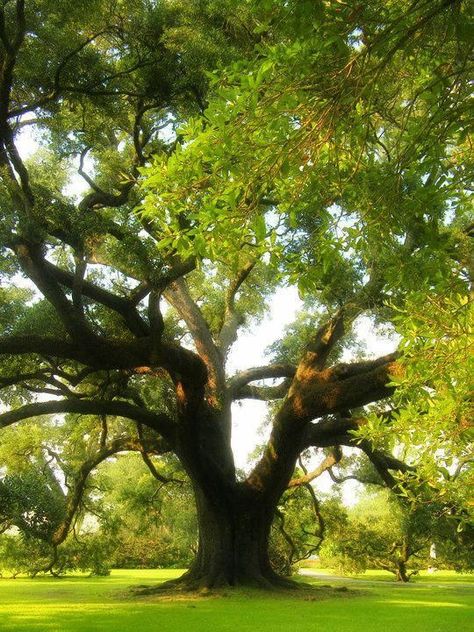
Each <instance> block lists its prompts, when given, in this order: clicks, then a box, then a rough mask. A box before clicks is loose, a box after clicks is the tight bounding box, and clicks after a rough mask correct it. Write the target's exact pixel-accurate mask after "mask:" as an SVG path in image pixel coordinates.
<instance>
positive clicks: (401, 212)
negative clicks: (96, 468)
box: [0, 0, 470, 586]
mask: <svg viewBox="0 0 474 632" xmlns="http://www.w3.org/2000/svg"><path fill="white" fill-rule="evenodd" d="M468 22H469V21H468V17H467V15H466V9H465V6H464V3H462V2H459V1H456V0H451V1H448V0H437V1H436V2H430V3H425V2H413V3H408V2H402V3H397V4H396V5H394V4H393V3H391V2H384V1H382V0H377V1H375V0H374V1H373V2H369V3H366V5H364V7H362V6H361V7H358V8H356V9H354V8H353V7H351V6H350V5H348V4H341V3H324V2H321V3H307V2H304V3H300V2H295V3H293V2H276V1H275V2H273V1H272V2H264V3H261V4H260V3H259V6H258V7H257V6H255V5H254V4H253V3H250V2H248V3H238V4H237V3H235V2H233V1H232V0H226V1H225V0H222V1H216V2H212V3H209V5H206V6H203V4H202V3H199V2H196V3H194V2H192V1H189V2H188V1H183V2H179V3H176V2H160V3H154V2H151V1H150V2H148V1H146V0H135V1H133V0H125V1H123V2H116V3H112V4H110V2H107V3H105V2H101V1H100V0H91V1H90V2H84V3H81V4H80V5H77V6H76V5H74V6H73V5H72V4H71V3H70V2H66V1H61V2H54V3H52V2H48V1H47V0H45V1H40V0H37V1H33V0H31V1H30V2H28V1H26V2H25V1H24V0H16V1H15V2H13V1H8V0H7V1H6V2H4V3H3V4H2V5H1V7H0V43H1V48H0V51H1V52H0V63H1V76H0V103H1V106H0V170H1V178H2V185H1V186H2V197H1V206H2V212H3V215H4V222H3V225H2V231H1V239H2V260H1V265H2V271H3V289H2V293H3V296H2V298H3V306H2V324H3V327H4V333H3V336H2V338H1V339H0V355H1V358H2V378H1V379H2V382H1V384H2V386H3V389H4V393H5V395H4V402H5V403H6V404H7V405H8V407H9V410H8V411H7V412H4V413H2V414H1V415H0V426H3V427H5V426H9V425H11V424H13V423H16V422H18V421H21V420H23V419H27V418H30V417H38V416H42V415H52V414H59V413H70V414H78V415H94V416H95V417H94V418H95V419H104V418H105V419H106V424H108V419H109V418H110V417H112V418H118V420H119V423H125V421H124V420H129V422H130V421H131V422H132V426H129V427H130V428H131V427H133V424H135V425H136V430H135V428H134V429H133V431H132V432H133V437H135V436H138V433H139V432H141V433H143V428H144V427H146V428H147V433H149V434H150V435H151V440H153V441H158V442H159V444H160V445H161V446H162V450H163V451H172V452H173V453H174V454H176V456H177V457H178V459H179V461H180V463H181V464H182V467H183V469H184V470H185V472H186V473H187V475H188V476H189V478H190V479H191V481H192V486H193V491H194V494H195V499H196V507H197V515H198V525H199V544H198V550H197V555H196V559H195V561H194V563H193V565H192V567H191V569H190V571H189V573H188V575H187V577H186V581H187V582H188V584H189V585H191V586H214V585H217V584H222V583H223V584H232V585H233V584H236V583H241V582H255V583H258V584H260V585H264V586H270V585H274V584H276V583H279V578H278V576H277V574H276V573H275V571H274V570H273V569H272V568H271V564H270V561H269V557H268V551H267V548H268V539H269V533H270V529H271V524H272V521H273V516H274V513H275V509H276V506H277V503H278V501H279V498H280V497H281V495H282V494H283V493H284V491H285V489H287V487H288V486H289V485H290V486H295V485H298V484H299V483H298V482H297V481H298V480H299V482H305V483H307V482H309V481H310V480H312V478H313V477H314V476H315V475H316V474H317V473H318V472H320V471H321V468H322V469H325V468H329V467H332V466H333V465H335V464H336V462H337V460H338V459H340V455H341V454H342V453H341V451H340V448H339V446H341V445H349V446H353V447H358V448H359V449H360V450H362V451H363V452H365V454H366V455H367V456H368V457H369V459H370V460H371V462H372V463H373V465H374V466H375V468H376V470H377V472H378V474H379V476H380V477H381V478H382V480H383V481H384V482H385V484H386V485H388V486H389V487H391V488H398V487H399V482H398V479H397V472H401V473H404V474H405V481H404V484H403V485H402V488H405V487H407V486H410V485H415V484H417V481H418V479H417V476H416V475H414V474H413V467H414V465H415V463H416V456H417V455H416V451H412V452H411V453H410V450H409V449H408V448H409V446H410V434H409V431H407V430H405V432H404V434H400V433H399V432H398V430H399V428H398V427H397V423H396V420H397V419H399V418H400V417H399V416H398V417H397V415H396V414H395V415H394V414H393V412H394V411H393V408H392V407H391V406H390V404H389V403H387V405H386V406H384V409H385V410H383V415H382V417H381V416H380V414H379V415H378V416H375V417H374V416H371V417H368V416H367V415H368V413H369V410H367V409H366V408H365V407H366V406H368V405H370V404H374V403H376V402H380V401H381V400H385V399H386V398H388V397H390V396H391V395H392V394H393V392H394V389H395V387H396V384H397V381H396V379H395V381H394V378H397V376H398V383H400V381H401V376H402V375H403V373H402V370H401V368H400V359H399V354H397V353H394V354H391V355H389V356H385V357H382V358H377V359H371V358H366V359H361V360H360V361H358V362H353V363H346V362H339V361H338V359H337V358H338V355H339V354H340V353H341V346H343V345H344V343H345V336H346V334H347V332H349V331H350V330H351V326H352V323H353V322H354V320H355V319H356V317H357V316H359V315H360V314H365V313H372V314H373V313H376V314H377V317H378V318H379V319H380V320H381V321H383V322H385V323H388V324H391V323H393V322H394V321H395V315H396V314H399V313H400V312H399V311H397V310H400V309H402V310H403V309H406V308H407V306H409V300H412V298H413V297H415V298H416V300H418V301H420V302H421V301H423V299H424V297H426V296H427V295H430V296H431V295H434V296H436V297H443V296H445V295H448V294H449V295H461V296H462V297H464V296H466V295H467V292H468V290H469V283H470V278H469V268H468V262H467V259H466V250H467V249H466V246H465V244H466V241H467V239H468V231H467V223H466V217H467V213H468V210H467V202H466V186H467V184H466V183H467V182H468V169H469V167H470V162H469V160H468V159H466V160H464V158H465V154H466V152H467V149H468V148H469V142H470V141H469V137H468V131H469V128H468V119H467V107H466V103H467V98H468V96H469V89H468V87H467V86H468V83H467V76H468V71H469V68H468V59H469V56H468V54H469V51H468V50H467V49H468V46H467V39H468V38H467V37H466V24H468ZM58 24H60V25H61V28H58ZM222 51H225V52H222ZM219 64H221V65H223V64H226V66H227V67H226V69H225V70H222V69H221V70H220V71H219V73H218V75H217V76H218V77H219V79H218V80H217V81H216V82H215V83H214V84H213V87H212V93H210V92H208V87H209V86H208V72H209V71H210V70H213V69H214V68H216V66H218V65H219ZM193 114H194V115H197V116H198V118H196V117H194V118H192V115H193ZM183 123H185V124H186V125H184V126H183V125H182V124H183ZM26 126H27V127H30V129H31V130H35V132H36V133H37V134H38V135H39V134H41V137H42V142H43V145H44V146H45V148H46V150H45V151H44V152H43V154H42V157H41V158H40V157H38V158H37V159H35V160H31V161H30V162H29V163H28V162H27V161H25V160H23V159H22V157H21V153H20V151H19V150H18V143H17V140H18V134H19V131H20V130H22V129H25V127H26ZM176 130H179V131H178V132H177V133H176ZM152 156H155V158H153V157H152ZM73 165H74V166H75V167H76V169H77V171H78V173H79V175H80V176H81V177H82V179H83V180H84V181H85V182H86V183H87V186H88V187H89V189H88V190H87V191H86V192H85V193H84V194H77V195H76V196H75V195H74V193H72V192H71V190H70V189H69V193H68V184H69V182H70V180H69V178H68V173H69V169H68V167H72V166H73ZM141 174H143V176H144V179H145V189H140V188H138V187H137V186H136V185H137V183H138V181H139V179H140V177H141ZM144 198H145V199H144ZM20 278H21V279H26V280H27V281H28V283H26V284H25V283H23V285H24V286H25V288H26V290H22V289H20V290H19V289H18V286H20V288H21V287H23V285H22V284H21V283H20V281H19V279H20ZM288 282H290V283H298V286H299V288H300V291H301V292H302V293H303V294H304V295H305V297H306V301H307V304H308V309H309V310H310V311H311V314H312V319H313V320H312V325H311V321H309V322H308V326H307V327H306V328H303V329H302V332H301V333H302V336H304V338H302V341H301V342H302V344H301V345H300V346H299V348H300V350H301V351H300V355H299V356H298V357H297V358H294V359H292V360H291V362H284V363H282V362H272V361H270V363H269V364H268V365H267V366H264V367H256V368H252V367H251V368H248V369H246V370H244V371H242V372H239V373H237V374H235V375H230V376H229V375H228V371H227V370H226V363H227V358H228V354H229V351H230V349H231V347H232V345H233V344H234V343H235V341H236V340H237V337H238V334H239V331H240V330H241V328H242V325H243V324H244V322H245V320H246V319H247V324H249V323H250V322H251V320H250V319H251V318H252V317H253V316H255V315H258V316H259V317H261V315H262V314H264V313H265V310H266V309H267V302H266V299H267V298H268V296H269V294H270V293H271V292H272V291H273V290H274V289H275V288H276V287H277V286H278V285H279V284H282V283H288ZM30 288H34V289H30ZM162 304H163V305H164V304H166V306H167V307H166V310H165V309H163V310H162V309H161V306H162ZM462 304H463V305H465V306H466V310H467V306H468V305H469V303H468V302H467V301H465V300H464V299H463V302H462ZM461 311H462V312H463V314H464V313H465V312H464V307H463V309H462V310H461ZM456 314H458V312H456ZM435 342H436V341H435ZM428 348H429V347H428ZM425 351H426V349H425ZM466 351H467V350H466V348H465V347H462V346H459V347H457V350H456V354H457V357H458V358H459V359H460V360H462V361H463V360H464V354H465V353H466ZM273 378H281V379H282V381H281V383H279V384H277V385H274V386H271V385H270V386H269V385H268V383H263V384H262V383H261V382H259V381H261V380H268V379H273ZM420 379H423V377H420ZM448 379H452V378H451V376H448ZM444 384H445V380H444V379H443V378H441V381H440V382H436V383H432V384H431V383H430V385H429V388H430V389H432V391H433V392H434V393H435V394H436V396H437V395H438V394H440V393H441V397H442V392H443V388H444ZM37 394H41V395H42V397H41V398H38V399H36V395H37ZM45 395H46V396H49V399H45V397H44V396H45ZM408 397H409V393H408ZM246 398H258V399H263V400H266V401H275V402H277V403H276V407H275V411H274V416H273V422H272V431H271V434H270V438H269V441H268V443H267V445H266V447H265V449H264V452H263V454H262V456H261V458H260V460H259V461H258V462H257V464H256V465H255V467H254V468H253V470H252V471H251V472H250V474H249V475H248V476H246V477H245V478H244V480H240V478H239V477H238V476H237V473H236V470H235V466H234V461H233V454H232V450H231V444H230V438H231V432H232V415H231V405H232V403H233V402H236V401H239V400H242V399H246ZM404 404H405V402H404ZM462 405H463V406H464V404H462ZM378 412H379V413H380V412H381V410H380V408H379V409H378ZM420 412H421V413H423V412H425V411H420ZM422 417H423V415H420V418H422ZM462 419H464V417H462ZM394 420H395V421H394ZM417 421H418V419H417ZM129 422H128V423H129ZM440 423H442V422H441V421H440ZM443 423H445V426H446V428H447V432H446V433H445V434H447V435H450V433H451V432H454V430H455V431H456V432H457V437H458V438H459V442H458V444H457V445H458V448H459V446H461V445H462V449H463V450H464V448H465V446H466V443H467V441H468V436H467V434H468V433H467V430H468V429H467V428H465V427H464V422H463V423H462V424H460V423H459V420H458V419H457V417H455V416H450V417H449V418H448V419H446V420H445V421H444V422H443ZM425 428H426V427H425ZM135 433H136V434H135ZM357 433H358V434H357ZM88 434H90V433H88ZM95 434H96V436H100V430H97V431H95ZM443 437H444V435H443V433H439V434H438V435H437V442H435V443H433V442H430V441H429V436H428V433H425V438H426V441H427V442H428V444H429V445H430V446H431V447H432V448H433V451H432V452H431V453H433V454H438V455H439V454H441V457H440V458H441V461H443V452H442V448H440V443H439V441H442V440H443ZM76 441H77V443H78V445H79V446H80V445H81V440H80V437H76ZM400 442H401V443H402V444H404V447H405V448H406V456H407V460H408V461H409V463H408V464H406V463H404V462H402V461H401V460H400V459H398V458H395V456H394V455H393V454H392V450H393V449H394V447H395V444H397V443H398V444H399V443H400ZM99 446H100V441H99ZM310 446H314V447H317V448H320V449H322V448H328V447H333V448H334V450H333V452H332V455H331V454H330V455H329V457H328V455H324V454H321V456H320V464H319V465H318V466H317V468H316V470H315V474H313V473H312V472H308V474H304V475H303V476H298V475H296V477H294V476H293V472H294V469H295V464H296V461H297V459H298V456H299V455H300V453H301V452H302V451H304V450H305V449H307V448H308V447H310ZM449 448H451V444H449ZM449 458H451V457H449ZM455 458H457V459H459V458H461V454H460V452H459V451H458V452H457V453H456V454H455ZM463 458H464V457H463ZM462 472H463V476H464V470H462ZM438 478H439V476H438V475H437V474H434V476H433V477H432V480H431V483H432V484H433V485H435V486H436V484H437V483H438ZM421 484H422V483H420V485H421ZM407 493H408V492H407ZM450 507H451V508H452V507H453V505H452V504H450ZM463 515H464V514H463ZM464 522H466V520H464Z"/></svg>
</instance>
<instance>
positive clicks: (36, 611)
mask: <svg viewBox="0 0 474 632" xmlns="http://www.w3.org/2000/svg"><path fill="white" fill-rule="evenodd" d="M180 572H181V571H176V570H130V571H129V570H116V571H113V572H112V575H111V576H110V577H104V578H86V577H67V578H63V579H53V578H38V579H34V580H31V579H16V580H0V630H1V632H97V631H104V632H105V631H106V630H107V631H108V632H109V631H113V632H151V631H156V632H177V631H179V630H185V631H186V632H200V631H203V632H204V631H206V632H208V631H209V630H213V631H216V632H221V631H222V632H224V631H225V632H227V631H228V632H247V631H252V632H267V631H268V632H270V631H271V632H282V631H284V632H303V631H304V632H311V631H321V632H380V631H382V632H407V631H410V632H452V631H453V630H456V632H472V630H473V629H474V627H473V621H474V616H473V615H474V588H473V587H471V586H465V585H457V584H456V583H455V582H453V583H446V584H443V585H442V586H441V585H436V586H433V585H431V584H426V585H424V584H423V583H419V584H416V585H413V586H398V585H397V584H395V583H385V582H380V583H379V584H376V585H374V586H366V585H364V586H362V585H361V586H358V585H357V583H356V582H352V583H350V584H347V585H348V587H349V591H348V592H344V591H337V590H334V591H331V590H329V589H327V588H321V586H322V585H327V584H331V585H332V586H334V587H339V588H340V587H341V584H343V583H344V581H339V580H335V579H331V578H329V577H328V578H327V579H323V580H321V579H319V580H311V582H312V584H313V585H314V586H315V587H316V589H315V590H314V591H312V592H308V591H305V592H304V593H303V594H301V595H298V596H295V595H292V594H288V593H284V594H280V593H275V594H271V595H268V594H266V593H262V592H260V591H253V590H238V591H227V592H226V593H224V594H219V595H216V596H213V595H210V596H207V597H196V596H194V597H193V596H188V597H178V598H170V597H167V598H160V597H156V596H153V597H131V596H130V593H128V588H129V587H130V586H132V585H138V584H153V583H157V582H161V581H165V580H167V579H172V578H174V577H177V576H179V574H180ZM438 582H439V579H437V583H438ZM318 587H319V588H318ZM297 592H299V591H297Z"/></svg>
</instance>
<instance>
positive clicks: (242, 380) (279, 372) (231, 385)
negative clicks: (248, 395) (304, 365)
mask: <svg viewBox="0 0 474 632" xmlns="http://www.w3.org/2000/svg"><path fill="white" fill-rule="evenodd" d="M295 373H296V367H294V366H293V365H291V364H269V365H267V366H256V367H253V368H251V369H246V370H245V371H242V372H241V373H236V375H233V376H232V377H231V378H230V379H229V381H228V389H229V391H230V393H231V395H232V396H233V397H234V399H242V398H240V397H239V395H238V394H239V392H240V390H241V389H242V388H243V387H244V386H247V385H248V384H249V383H250V382H256V381H257V380H267V379H271V378H279V377H286V378H293V377H294V375H295ZM279 386H280V385H278V386H277V387H275V388H278V387H279Z"/></svg>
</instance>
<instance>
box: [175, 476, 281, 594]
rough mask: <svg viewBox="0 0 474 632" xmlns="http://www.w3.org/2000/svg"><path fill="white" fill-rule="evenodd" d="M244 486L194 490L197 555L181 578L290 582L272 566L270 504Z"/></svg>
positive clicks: (218, 582)
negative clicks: (217, 492) (222, 491)
mask: <svg viewBox="0 0 474 632" xmlns="http://www.w3.org/2000/svg"><path fill="white" fill-rule="evenodd" d="M248 496H249V495H248V494H245V492H244V490H243V488H242V487H241V486H239V485H237V486H236V490H235V493H233V494H227V495H222V496H221V497H220V498H214V499H212V500H210V499H209V498H208V497H206V496H205V495H204V494H203V493H202V492H201V491H200V490H197V491H196V506H197V512H198V524H199V545H198V552H197V555H196V559H195V561H194V563H193V564H192V566H191V568H190V570H189V571H188V573H186V575H185V576H184V577H183V578H182V581H183V582H184V584H185V585H186V584H187V585H188V586H189V587H190V588H213V587H217V586H237V585H254V586H261V587H265V588H271V587H274V586H277V585H282V584H286V585H288V584H290V582H288V580H284V579H283V578H281V577H279V576H278V575H277V574H276V573H275V572H274V571H273V569H272V567H271V564H270V559H269V555H268V541H269V535H270V528H271V524H272V520H273V515H274V511H275V506H272V504H271V503H270V502H265V500H264V499H262V498H259V499H257V498H256V497H255V496H253V497H251V498H249V497H248Z"/></svg>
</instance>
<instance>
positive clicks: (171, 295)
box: [164, 278, 225, 390]
mask: <svg viewBox="0 0 474 632" xmlns="http://www.w3.org/2000/svg"><path fill="white" fill-rule="evenodd" d="M164 296H165V298H166V300H167V301H168V302H169V303H170V304H171V305H172V306H173V307H174V308H175V309H176V311H177V312H178V314H179V315H180V316H181V318H183V320H184V321H185V322H186V324H187V326H188V327H189V331H190V333H191V335H192V337H193V340H194V343H195V345H196V349H197V351H198V353H199V355H200V357H201V358H202V360H203V361H204V363H205V364H206V366H207V369H208V378H209V386H210V387H211V390H215V389H219V390H221V389H223V388H224V379H225V378H224V375H223V368H222V356H221V354H220V352H219V350H218V349H217V347H216V345H215V344H214V340H213V338H212V334H211V331H210V329H209V326H208V324H207V322H206V320H205V318H204V316H203V315H202V312H201V310H200V309H199V307H198V305H197V304H196V303H195V302H194V300H193V298H192V297H191V294H190V292H189V289H188V286H187V284H186V281H185V280H184V279H183V278H180V279H178V280H176V281H175V282H174V283H172V284H171V285H170V286H168V288H167V289H166V290H165V292H164Z"/></svg>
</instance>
